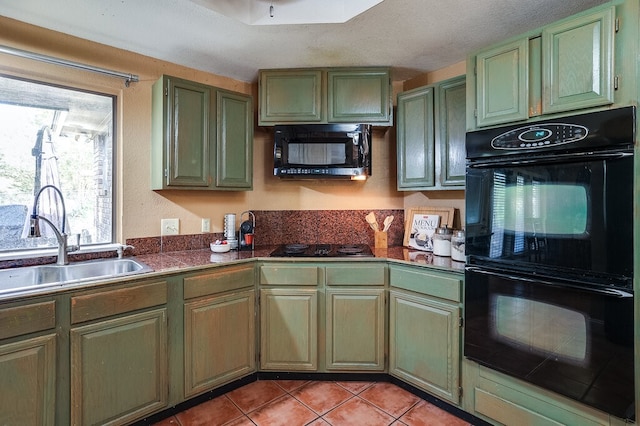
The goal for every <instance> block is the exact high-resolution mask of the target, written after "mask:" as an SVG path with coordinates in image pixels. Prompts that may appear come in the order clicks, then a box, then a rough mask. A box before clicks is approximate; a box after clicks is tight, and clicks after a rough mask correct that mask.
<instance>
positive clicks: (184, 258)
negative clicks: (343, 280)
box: [136, 246, 465, 273]
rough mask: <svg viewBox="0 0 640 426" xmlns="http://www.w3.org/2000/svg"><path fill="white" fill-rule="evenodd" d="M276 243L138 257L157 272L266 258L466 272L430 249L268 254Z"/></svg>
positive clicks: (398, 248)
mask: <svg viewBox="0 0 640 426" xmlns="http://www.w3.org/2000/svg"><path fill="white" fill-rule="evenodd" d="M275 248H276V246H262V247H256V249H255V250H253V251H250V250H246V251H242V250H240V251H237V250H232V251H230V252H228V253H213V252H212V251H211V250H209V249H200V250H185V251H174V252H166V253H156V254H146V255H140V256H136V259H137V260H140V261H141V262H144V263H146V264H147V265H149V266H150V267H151V268H153V270H154V271H156V272H169V271H176V270H181V269H188V268H198V267H205V266H210V265H212V264H222V263H231V262H235V261H242V260H252V259H257V258H263V259H264V260H270V261H274V260H283V261H287V262H327V261H345V262H347V261H356V262H366V261H372V260H390V261H396V262H398V263H404V264H409V265H419V266H425V267H428V268H431V269H439V270H442V271H444V272H456V273H463V272H464V265H465V264H464V263H463V262H455V261H452V260H451V258H450V257H440V256H434V255H433V253H431V252H423V251H418V250H409V249H408V248H406V247H389V248H387V249H373V252H374V255H375V257H338V258H336V257H269V254H270V253H271V252H272V251H273V250H275Z"/></svg>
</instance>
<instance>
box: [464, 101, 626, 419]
mask: <svg viewBox="0 0 640 426" xmlns="http://www.w3.org/2000/svg"><path fill="white" fill-rule="evenodd" d="M635 115H636V111H635V107H626V108H620V109H615V110H607V111H600V112H594V113H589V114H582V115H575V116H571V117H564V118H561V119H556V120H548V121H543V122H537V123H534V124H526V125H515V126H510V127H506V128H497V129H487V130H481V131H477V132H470V133H467V174H466V185H467V186H466V231H467V232H466V241H465V243H466V254H467V259H468V262H467V267H466V270H465V332H464V339H465V341H464V355H465V356H466V357H467V358H470V359H472V360H475V361H477V362H478V363H480V364H482V365H485V366H488V367H490V368H492V369H495V370H498V371H501V372H503V373H506V374H508V375H511V376H513V377H517V378H519V379H522V380H525V381H527V382H530V383H532V384H535V385H537V386H540V387H542V388H545V389H549V390H552V391H554V392H557V393H559V394H561V395H564V396H566V397H569V398H572V399H574V400H577V401H580V402H582V403H584V404H587V405H590V406H593V407H595V408H597V409H600V410H602V411H605V412H607V413H610V414H613V415H615V416H617V417H619V418H623V419H631V418H633V417H634V363H633V332H634V325H633V180H634V179H633V175H634V171H633V145H634V140H635V122H636V117H635Z"/></svg>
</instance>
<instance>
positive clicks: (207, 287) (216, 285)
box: [184, 266, 253, 299]
mask: <svg viewBox="0 0 640 426" xmlns="http://www.w3.org/2000/svg"><path fill="white" fill-rule="evenodd" d="M251 286H253V266H239V267H234V268H225V269H221V270H220V271H217V272H212V273H209V274H204V275H196V276H190V277H187V278H185V279H184V298H185V299H193V298H194V297H200V296H206V295H208V294H214V293H222V292H225V291H231V290H238V289H241V288H245V287H251Z"/></svg>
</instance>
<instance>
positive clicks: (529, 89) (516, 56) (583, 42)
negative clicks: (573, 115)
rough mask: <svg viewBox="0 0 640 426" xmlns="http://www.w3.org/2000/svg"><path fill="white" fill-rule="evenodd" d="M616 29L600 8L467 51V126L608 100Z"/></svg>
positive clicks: (610, 10) (610, 12)
mask: <svg viewBox="0 0 640 426" xmlns="http://www.w3.org/2000/svg"><path fill="white" fill-rule="evenodd" d="M615 31H616V25H615V7H614V6H608V7H606V8H601V7H600V8H594V9H591V10H589V11H587V12H584V13H581V14H578V15H575V16H572V17H569V18H567V19H564V20H562V21H558V22H557V23H554V24H551V25H548V26H546V27H544V28H542V29H539V30H537V31H533V32H531V33H527V34H524V35H522V36H520V37H517V38H515V39H512V40H510V41H508V42H505V43H501V44H500V45H498V46H492V47H489V48H487V49H484V50H482V51H480V52H477V53H476V54H474V55H471V57H470V58H469V59H468V64H469V65H468V75H469V76H470V79H471V80H473V82H474V85H473V87H471V90H470V94H472V95H473V101H474V102H470V103H469V106H468V111H467V117H468V118H469V120H470V122H469V123H468V126H467V127H468V129H470V130H471V129H473V128H475V127H476V126H477V127H483V126H492V125H496V124H502V123H510V122H517V121H524V120H527V119H528V118H530V117H534V116H538V115H544V114H555V113H561V112H565V111H571V110H579V109H586V108H593V107H598V106H604V105H610V104H613V103H614V81H615V78H614V65H615V64H614V50H615V46H614V32H615ZM471 118H473V120H471Z"/></svg>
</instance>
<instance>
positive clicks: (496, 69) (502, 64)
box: [476, 38, 529, 126]
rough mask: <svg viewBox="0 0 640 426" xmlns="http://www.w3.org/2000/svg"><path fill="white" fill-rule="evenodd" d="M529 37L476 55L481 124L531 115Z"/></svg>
mask: <svg viewBox="0 0 640 426" xmlns="http://www.w3.org/2000/svg"><path fill="white" fill-rule="evenodd" d="M528 62H529V40H528V39H527V38H523V39H521V40H517V41H514V42H512V43H509V44H506V45H503V46H500V47H496V48H493V49H489V50H486V51H483V52H480V53H478V55H477V56H476V74H477V75H476V108H477V111H476V114H477V118H476V120H477V125H478V126H489V125H492V124H499V123H508V122H511V121H518V120H525V119H527V118H528V106H529V101H528V97H527V87H528V86H527V83H528V79H529V64H528Z"/></svg>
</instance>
